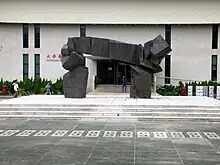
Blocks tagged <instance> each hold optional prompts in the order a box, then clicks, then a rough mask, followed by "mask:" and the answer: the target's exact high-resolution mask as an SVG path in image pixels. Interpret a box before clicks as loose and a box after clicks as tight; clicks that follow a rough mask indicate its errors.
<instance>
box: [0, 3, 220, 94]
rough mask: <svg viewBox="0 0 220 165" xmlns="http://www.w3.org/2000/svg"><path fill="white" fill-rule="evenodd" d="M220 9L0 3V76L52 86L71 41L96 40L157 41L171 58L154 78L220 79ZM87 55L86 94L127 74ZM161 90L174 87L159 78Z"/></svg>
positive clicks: (198, 5)
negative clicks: (164, 42) (41, 80)
mask: <svg viewBox="0 0 220 165" xmlns="http://www.w3.org/2000/svg"><path fill="white" fill-rule="evenodd" d="M219 6H220V2H218V1H212V0H211V1H209V2H206V1H199V0H191V1H182V2H181V1H174V0H163V1H160V0H155V1H151V0H145V1H142V0H138V1H122V0H119V1H105V0H103V1H95V0H91V1H84V0H82V1H78V0H73V1H68V0H64V1H53V3H51V1H49V0H45V1H33V0H20V1H6V0H5V1H1V2H0V57H1V61H0V77H1V78H4V79H7V80H12V79H14V78H18V79H20V80H22V79H25V78H28V77H29V78H31V77H38V76H40V77H42V78H47V79H51V80H53V81H55V80H56V79H58V78H60V77H62V75H63V74H64V73H65V72H66V71H65V70H64V69H63V68H62V66H61V63H60V61H59V55H60V49H61V47H62V45H63V44H64V43H66V42H67V38H68V37H78V36H93V37H104V38H109V39H115V40H120V41H124V42H128V43H134V44H143V43H144V42H146V41H148V40H150V39H153V38H155V37H156V36H157V35H158V34H161V35H162V36H163V37H164V38H165V39H166V40H167V42H168V43H169V44H170V46H171V48H172V52H171V53H170V55H169V56H167V57H166V59H165V60H163V61H162V63H161V66H162V68H163V72H161V73H158V74H157V76H158V77H172V78H177V79H184V80H197V81H202V80H213V81H219V80H220V70H219V69H220V67H219V66H218V64H219V63H220V62H219V60H220V58H219V57H218V56H219V55H220V42H219V39H220V33H219V32H220V26H219V23H220V10H219ZM85 56H86V66H87V67H88V68H89V79H88V91H92V90H93V89H94V77H95V76H100V77H101V78H102V81H101V82H102V83H105V84H120V77H119V76H118V72H119V73H121V75H126V76H127V77H129V68H128V67H127V66H126V65H124V64H121V63H116V62H114V61H109V60H107V59H97V58H94V57H92V56H90V55H85ZM157 83H158V84H160V85H162V84H165V83H166V84H170V83H172V84H176V83H177V81H175V80H172V79H171V80H170V79H165V78H160V79H158V81H157Z"/></svg>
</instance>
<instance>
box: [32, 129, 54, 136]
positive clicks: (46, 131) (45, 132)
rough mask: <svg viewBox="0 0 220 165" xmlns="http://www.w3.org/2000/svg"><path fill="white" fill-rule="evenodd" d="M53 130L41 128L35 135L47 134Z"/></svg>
mask: <svg viewBox="0 0 220 165" xmlns="http://www.w3.org/2000/svg"><path fill="white" fill-rule="evenodd" d="M51 132H52V130H41V131H39V132H38V133H36V134H35V135H34V136H47V135H48V134H49V133H51Z"/></svg>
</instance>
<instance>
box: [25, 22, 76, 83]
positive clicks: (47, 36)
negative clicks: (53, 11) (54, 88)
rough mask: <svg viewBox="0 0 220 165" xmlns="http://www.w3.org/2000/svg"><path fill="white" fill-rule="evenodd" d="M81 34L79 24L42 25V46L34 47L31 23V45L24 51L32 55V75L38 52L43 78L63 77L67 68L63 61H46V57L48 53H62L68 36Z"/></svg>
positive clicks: (31, 74)
mask: <svg viewBox="0 0 220 165" xmlns="http://www.w3.org/2000/svg"><path fill="white" fill-rule="evenodd" d="M79 34H80V33H79V26H77V25H41V26H40V41H41V46H40V48H34V27H33V25H30V31H29V37H30V39H29V40H30V46H29V48H28V49H23V52H25V53H28V54H29V56H30V57H29V58H30V61H29V65H30V70H29V73H30V74H29V75H30V77H31V76H32V77H33V76H34V54H37V53H39V54H40V66H41V68H40V75H41V77H42V78H47V79H51V80H52V81H55V80H56V79H58V78H60V77H62V76H63V74H64V73H66V72H67V70H65V69H63V67H62V66H61V62H60V61H46V57H47V55H48V54H60V50H61V47H62V46H63V44H65V43H67V40H68V38H69V37H71V36H73V37H78V36H79ZM21 36H22V35H21ZM21 39H22V38H21Z"/></svg>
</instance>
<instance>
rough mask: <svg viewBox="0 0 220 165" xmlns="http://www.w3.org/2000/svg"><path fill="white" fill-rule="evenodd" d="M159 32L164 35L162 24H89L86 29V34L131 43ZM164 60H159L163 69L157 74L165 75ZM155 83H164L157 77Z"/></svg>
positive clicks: (154, 35)
mask: <svg viewBox="0 0 220 165" xmlns="http://www.w3.org/2000/svg"><path fill="white" fill-rule="evenodd" d="M159 34H161V35H162V36H163V37H164V35H165V30H164V25H108V26H107V25H90V26H87V29H86V35H87V36H93V37H105V38H109V39H114V40H119V41H124V42H128V43H132V44H144V43H145V42H147V41H149V40H151V39H154V38H155V37H157V36H158V35H159ZM164 62H165V60H163V61H162V62H161V67H162V68H163V71H162V72H160V73H157V74H156V75H157V76H163V77H164V76H165V74H164ZM157 84H160V85H162V84H164V79H158V81H157Z"/></svg>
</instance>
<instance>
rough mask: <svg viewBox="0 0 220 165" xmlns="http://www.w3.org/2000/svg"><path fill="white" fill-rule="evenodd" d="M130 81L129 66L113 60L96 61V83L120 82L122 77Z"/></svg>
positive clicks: (119, 83) (118, 83) (117, 83)
mask: <svg viewBox="0 0 220 165" xmlns="http://www.w3.org/2000/svg"><path fill="white" fill-rule="evenodd" d="M123 76H125V77H126V78H127V81H128V83H130V82H131V68H130V66H129V65H127V64H125V63H121V62H118V61H115V60H98V61H97V80H98V81H97V84H115V85H121V84H122V77H123Z"/></svg>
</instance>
